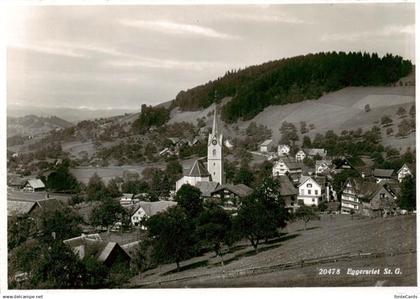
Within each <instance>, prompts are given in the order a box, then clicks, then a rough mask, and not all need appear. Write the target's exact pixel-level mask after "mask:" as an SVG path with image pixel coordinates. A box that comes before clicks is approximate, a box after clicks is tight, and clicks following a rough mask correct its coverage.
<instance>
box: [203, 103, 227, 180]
mask: <svg viewBox="0 0 420 299" xmlns="http://www.w3.org/2000/svg"><path fill="white" fill-rule="evenodd" d="M216 107H217V106H216V103H214V115H213V128H212V131H211V133H210V134H209V140H208V146H207V170H208V172H209V173H210V175H211V178H212V181H214V182H218V183H219V184H223V183H224V181H225V180H224V172H223V135H222V132H221V131H220V128H219V123H218V119H217V109H216Z"/></svg>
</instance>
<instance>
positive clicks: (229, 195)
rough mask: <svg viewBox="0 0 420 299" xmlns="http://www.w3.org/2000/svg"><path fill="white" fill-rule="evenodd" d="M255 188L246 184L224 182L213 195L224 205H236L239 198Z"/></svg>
mask: <svg viewBox="0 0 420 299" xmlns="http://www.w3.org/2000/svg"><path fill="white" fill-rule="evenodd" d="M253 191H254V190H253V189H252V188H250V187H248V186H246V185H244V184H237V185H232V184H224V185H220V186H219V187H217V188H216V189H215V190H214V191H213V192H211V196H212V197H214V198H217V199H220V202H222V203H223V204H224V205H227V206H230V205H231V206H236V205H237V204H238V203H239V200H240V199H242V198H244V197H246V196H248V195H250V194H251V193H252V192H253Z"/></svg>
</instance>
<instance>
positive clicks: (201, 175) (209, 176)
mask: <svg viewBox="0 0 420 299" xmlns="http://www.w3.org/2000/svg"><path fill="white" fill-rule="evenodd" d="M200 182H209V183H208V184H209V185H212V186H217V185H219V184H220V185H223V184H224V182H225V177H224V171H223V134H222V132H221V130H220V128H219V124H218V119H217V110H216V105H215V107H214V116H213V127H212V131H211V132H210V133H209V138H208V143H207V167H206V166H205V165H204V162H203V158H201V159H197V160H196V161H195V162H194V164H193V166H192V167H191V168H190V169H189V171H188V172H187V173H186V174H184V176H183V177H182V178H180V179H179V180H178V181H177V182H176V187H175V191H176V192H178V190H179V189H180V188H181V186H182V185H184V184H190V185H192V186H197V184H198V183H200ZM206 184H207V183H200V185H201V186H202V185H206Z"/></svg>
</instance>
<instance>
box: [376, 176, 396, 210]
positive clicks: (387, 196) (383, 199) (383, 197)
mask: <svg viewBox="0 0 420 299" xmlns="http://www.w3.org/2000/svg"><path fill="white" fill-rule="evenodd" d="M397 193H398V188H396V187H395V186H393V184H388V183H382V182H381V183H380V184H378V186H377V189H376V191H375V193H374V194H373V195H372V198H371V200H370V208H371V210H372V215H375V216H383V215H385V214H391V213H394V212H395V210H396V208H397Z"/></svg>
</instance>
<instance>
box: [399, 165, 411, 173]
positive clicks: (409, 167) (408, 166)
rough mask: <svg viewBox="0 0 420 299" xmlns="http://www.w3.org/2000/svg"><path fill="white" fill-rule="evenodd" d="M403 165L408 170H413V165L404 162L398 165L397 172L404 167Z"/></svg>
mask: <svg viewBox="0 0 420 299" xmlns="http://www.w3.org/2000/svg"><path fill="white" fill-rule="evenodd" d="M404 166H405V167H407V168H408V170H409V171H410V172H412V171H413V165H408V164H407V163H404V164H403V165H402V166H401V167H400V169H398V171H397V173H400V172H401V170H402V169H403V168H404Z"/></svg>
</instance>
